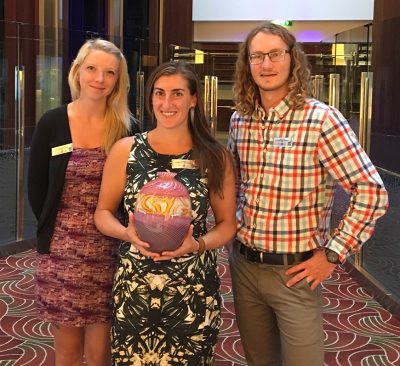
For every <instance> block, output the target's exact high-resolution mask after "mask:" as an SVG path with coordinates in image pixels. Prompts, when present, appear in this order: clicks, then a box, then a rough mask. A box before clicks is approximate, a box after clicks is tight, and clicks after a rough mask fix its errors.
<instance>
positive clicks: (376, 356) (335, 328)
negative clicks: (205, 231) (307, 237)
mask: <svg viewBox="0 0 400 366" xmlns="http://www.w3.org/2000/svg"><path fill="white" fill-rule="evenodd" d="M34 258H35V254H34V253H33V252H32V251H28V252H25V253H21V254H17V255H13V256H10V257H6V258H2V259H0V366H23V365H24V366H28V365H29V366H52V365H54V353H53V348H52V339H51V333H50V327H49V325H48V324H46V323H43V322H41V321H39V320H38V319H36V317H35V307H34V300H33V299H34V279H33V273H34V266H35V259H34ZM219 271H220V275H221V278H222V287H221V290H222V293H223V299H224V303H223V304H224V308H223V314H222V315H223V323H222V328H221V332H220V337H219V343H218V347H217V358H216V362H215V366H236V365H246V362H245V359H244V357H243V349H242V346H241V342H240V337H239V333H238V330H237V327H236V322H235V311H234V307H233V299H232V292H231V284H230V275H229V267H228V261H227V253H226V251H225V250H221V252H220V261H219ZM323 302H324V330H325V350H326V352H325V362H326V365H329V366H390V365H395V366H396V365H399V366H400V321H399V320H398V319H396V318H394V317H393V316H392V315H391V314H390V313H388V312H387V311H386V310H384V309H383V308H382V307H381V306H380V305H379V304H378V303H377V302H376V301H375V300H374V299H373V298H372V297H371V296H370V295H369V294H368V293H367V292H366V291H365V290H364V289H363V288H361V287H359V286H358V284H357V283H355V282H354V281H353V280H352V279H351V277H350V276H349V275H348V274H347V273H346V272H344V271H343V270H341V269H340V268H339V269H338V270H337V271H335V272H334V274H333V275H332V276H331V278H330V279H329V280H327V281H326V282H325V284H324V286H323ZM293 366H295V365H293Z"/></svg>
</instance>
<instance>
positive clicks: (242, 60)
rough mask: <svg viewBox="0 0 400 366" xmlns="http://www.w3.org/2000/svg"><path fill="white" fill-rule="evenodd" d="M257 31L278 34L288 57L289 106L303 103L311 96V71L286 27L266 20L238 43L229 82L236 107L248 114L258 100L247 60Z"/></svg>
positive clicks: (296, 106)
mask: <svg viewBox="0 0 400 366" xmlns="http://www.w3.org/2000/svg"><path fill="white" fill-rule="evenodd" d="M260 32H263V33H267V34H273V35H276V36H279V37H281V38H282V40H283V41H284V42H285V43H286V44H287V46H288V49H289V50H290V60H291V66H290V76H289V93H288V97H287V98H288V100H289V104H290V107H291V108H292V109H300V108H302V107H304V104H305V99H306V98H308V97H310V96H311V74H310V68H309V64H308V61H307V58H306V55H305V54H304V52H303V51H302V49H301V48H300V45H299V44H298V43H297V41H296V39H295V37H294V36H293V35H292V34H291V33H290V32H289V31H288V30H287V29H286V28H284V27H282V26H280V25H277V24H274V23H271V22H266V23H263V24H260V25H259V26H258V27H256V28H254V29H253V30H252V31H251V32H250V33H249V34H248V36H247V38H246V40H245V41H244V42H243V43H242V44H241V45H240V49H239V56H238V59H237V61H236V71H235V77H234V86H233V94H234V101H235V107H236V110H237V111H238V112H239V114H241V115H248V114H252V113H253V112H254V109H255V104H256V101H260V92H259V89H258V86H257V84H256V83H255V82H254V80H253V77H252V75H251V72H250V61H249V46H250V43H251V41H252V40H253V38H254V37H255V36H256V35H257V34H258V33H260Z"/></svg>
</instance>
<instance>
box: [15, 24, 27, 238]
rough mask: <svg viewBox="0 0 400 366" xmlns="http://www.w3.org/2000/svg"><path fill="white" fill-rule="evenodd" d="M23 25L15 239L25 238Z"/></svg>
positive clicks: (17, 69)
mask: <svg viewBox="0 0 400 366" xmlns="http://www.w3.org/2000/svg"><path fill="white" fill-rule="evenodd" d="M20 51H21V23H17V65H16V66H15V79H14V83H15V94H14V95H15V151H16V153H17V156H16V158H17V182H16V188H17V194H16V196H17V197H16V200H17V210H16V231H15V239H16V241H20V240H22V239H23V238H24V155H25V154H24V153H25V139H24V130H25V110H24V106H25V100H24V97H25V71H24V66H22V65H21V54H20Z"/></svg>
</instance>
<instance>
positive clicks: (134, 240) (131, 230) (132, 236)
mask: <svg viewBox="0 0 400 366" xmlns="http://www.w3.org/2000/svg"><path fill="white" fill-rule="evenodd" d="M125 241H127V242H129V243H131V245H133V246H134V247H135V248H136V249H137V250H138V251H139V252H140V253H142V254H143V255H145V256H146V257H151V258H153V259H154V258H156V257H159V256H160V254H159V253H154V252H151V251H149V250H148V248H150V244H149V243H147V242H145V241H143V240H141V239H140V238H139V235H138V234H137V231H136V226H135V218H134V215H133V212H129V223H128V226H127V227H126V229H125Z"/></svg>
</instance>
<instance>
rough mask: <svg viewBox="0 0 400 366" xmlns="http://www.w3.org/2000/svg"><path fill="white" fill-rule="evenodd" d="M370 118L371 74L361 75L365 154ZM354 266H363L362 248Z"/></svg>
mask: <svg viewBox="0 0 400 366" xmlns="http://www.w3.org/2000/svg"><path fill="white" fill-rule="evenodd" d="M371 118H372V72H362V73H361V93H360V128H359V133H358V135H359V136H358V139H359V141H360V144H361V146H362V147H363V149H364V150H365V152H366V153H367V154H369V153H370V145H371ZM355 265H356V267H358V268H362V266H363V256H362V248H361V251H360V252H359V253H357V254H356V256H355Z"/></svg>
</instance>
